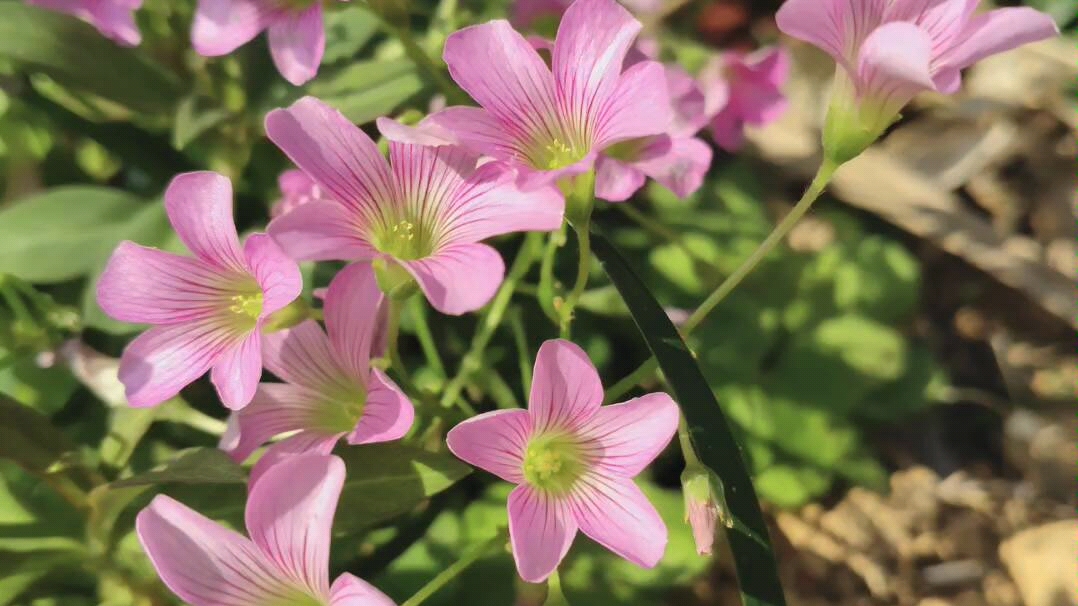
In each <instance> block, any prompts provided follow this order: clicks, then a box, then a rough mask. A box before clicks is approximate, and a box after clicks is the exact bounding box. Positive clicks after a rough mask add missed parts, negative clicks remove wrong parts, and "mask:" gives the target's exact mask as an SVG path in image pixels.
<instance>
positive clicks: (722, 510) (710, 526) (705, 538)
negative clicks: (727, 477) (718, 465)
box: [681, 466, 733, 555]
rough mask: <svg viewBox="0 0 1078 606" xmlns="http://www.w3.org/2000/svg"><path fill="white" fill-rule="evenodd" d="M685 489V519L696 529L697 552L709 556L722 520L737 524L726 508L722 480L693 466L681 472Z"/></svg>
mask: <svg viewBox="0 0 1078 606" xmlns="http://www.w3.org/2000/svg"><path fill="white" fill-rule="evenodd" d="M681 488H682V492H683V494H684V496H685V521H686V522H688V524H689V526H690V527H691V528H692V535H693V539H694V540H695V541H696V553H698V554H700V555H709V554H711V549H712V546H713V545H714V544H715V530H716V528H717V526H718V523H719V522H721V523H722V524H723V526H726V527H727V528H732V527H733V519H731V518H730V516H729V514H728V512H727V510H726V499H725V498H724V496H723V488H722V482H721V481H720V480H719V479H718V477H716V476H715V474H713V473H712V472H711V471H709V470H707V469H705V468H703V467H699V466H693V467H689V468H687V469H686V470H685V471H684V473H682V474H681Z"/></svg>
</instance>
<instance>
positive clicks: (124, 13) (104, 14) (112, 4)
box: [26, 0, 142, 46]
mask: <svg viewBox="0 0 1078 606" xmlns="http://www.w3.org/2000/svg"><path fill="white" fill-rule="evenodd" d="M26 3H27V4H29V5H31V6H39V7H41V8H44V9H48V10H50V11H56V12H60V13H65V14H68V15H71V16H72V17H75V18H77V19H81V20H83V21H85V22H87V23H89V24H90V25H92V26H94V27H95V28H97V31H99V32H101V35H102V36H105V37H106V38H108V39H110V40H112V41H113V42H116V43H117V44H121V45H123V46H138V45H139V43H140V42H142V34H141V33H139V30H138V24H136V23H135V11H137V10H138V9H139V8H141V7H142V0H26Z"/></svg>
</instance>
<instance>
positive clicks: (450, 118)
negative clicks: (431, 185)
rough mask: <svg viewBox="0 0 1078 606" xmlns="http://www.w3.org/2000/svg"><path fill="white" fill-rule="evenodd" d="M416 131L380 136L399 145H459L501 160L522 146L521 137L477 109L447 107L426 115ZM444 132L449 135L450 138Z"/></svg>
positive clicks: (491, 116)
mask: <svg viewBox="0 0 1078 606" xmlns="http://www.w3.org/2000/svg"><path fill="white" fill-rule="evenodd" d="M417 129H418V132H416V131H412V132H410V133H406V132H403V131H401V130H399V129H390V130H389V131H386V132H385V133H384V134H385V135H386V138H387V139H390V140H392V141H398V142H401V143H415V144H419V145H449V144H454V145H461V146H463V147H466V148H468V149H470V150H473V151H475V152H478V153H481V154H485V155H488V156H490V157H492V158H498V159H500V160H505V161H513V160H514V159H515V158H517V156H519V153H518V152H517V148H518V147H520V146H521V145H523V144H522V142H521V139H522V137H525V134H523V133H517V132H515V131H514V129H507V128H506V127H505V126H504V125H503V124H502V122H500V121H499V120H498V118H496V117H495V116H494V114H492V113H490V112H488V111H487V110H485V109H482V108H479V107H447V108H445V109H443V110H441V111H439V112H437V113H434V114H431V115H429V116H427V118H426V119H424V121H423V123H421V124H420V126H419V127H417ZM447 133H452V135H451V138H450V135H448V134H447ZM439 140H440V141H441V142H439ZM450 142H452V143H450ZM517 162H518V163H519V161H518V160H517Z"/></svg>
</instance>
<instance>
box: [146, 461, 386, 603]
mask: <svg viewBox="0 0 1078 606" xmlns="http://www.w3.org/2000/svg"><path fill="white" fill-rule="evenodd" d="M344 474H345V468H344V462H343V461H341V460H340V459H339V458H337V457H333V456H326V455H321V454H314V453H308V454H305V455H299V456H295V457H292V458H290V459H289V460H287V461H282V462H281V463H280V464H278V465H276V466H274V467H273V468H271V469H269V470H268V471H267V472H266V474H265V476H264V477H263V479H262V481H260V482H259V483H257V484H255V485H253V486H252V488H251V491H250V493H249V494H248V495H247V507H246V516H245V518H246V525H247V532H248V534H249V536H250V538H248V537H245V536H243V535H241V534H239V533H237V532H235V531H233V530H230V529H228V528H225V527H224V526H221V525H220V524H218V523H217V522H214V521H213V520H210V519H209V518H206V517H205V516H203V515H201V514H199V513H198V512H196V511H193V510H192V509H190V508H188V507H187V506H185V505H183V504H182V503H179V502H178V501H176V500H174V499H172V498H171V497H167V496H165V495H158V496H156V497H154V500H153V501H152V502H151V503H150V505H149V506H147V507H146V508H145V509H143V510H142V511H140V512H139V514H138V517H137V518H136V519H135V529H136V532H137V533H138V538H139V542H140V543H141V544H142V547H143V549H144V550H145V551H146V554H147V555H148V556H149V558H150V561H151V562H152V563H153V566H154V568H155V569H156V570H157V574H158V575H160V577H161V580H162V581H164V583H165V585H167V586H168V588H169V589H171V590H172V591H173V592H174V593H175V594H176V595H177V596H179V598H180V599H182V600H183V601H184V602H186V603H188V604H191V606H394V603H393V600H391V599H389V597H387V596H386V595H385V594H383V593H382V592H380V591H378V590H377V589H375V588H374V587H373V586H372V585H370V584H369V583H367V582H366V581H363V580H361V579H359V578H357V577H354V576H352V575H350V574H347V573H345V574H342V575H341V576H339V577H337V579H336V580H335V581H333V583H332V584H330V581H329V548H330V538H331V534H330V531H331V528H332V525H333V515H334V511H335V510H336V509H337V500H338V499H339V498H340V494H341V488H342V487H343V486H344Z"/></svg>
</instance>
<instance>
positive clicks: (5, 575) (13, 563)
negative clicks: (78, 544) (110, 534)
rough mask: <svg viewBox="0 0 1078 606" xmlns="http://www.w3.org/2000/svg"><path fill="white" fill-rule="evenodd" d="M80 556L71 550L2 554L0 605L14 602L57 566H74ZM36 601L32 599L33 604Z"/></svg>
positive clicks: (78, 562) (35, 605)
mask: <svg viewBox="0 0 1078 606" xmlns="http://www.w3.org/2000/svg"><path fill="white" fill-rule="evenodd" d="M80 563H81V558H80V557H79V556H78V555H77V554H76V553H74V552H72V551H63V550H61V551H40V552H33V553H26V554H18V555H15V554H3V557H0V606H8V604H13V603H15V600H16V599H18V598H19V596H20V595H21V594H22V593H23V592H24V591H26V590H27V589H29V588H30V587H31V586H32V585H33V584H34V583H36V582H38V581H40V580H41V579H43V578H45V576H46V575H48V574H49V573H51V572H53V571H54V570H57V569H59V568H67V567H71V568H74V567H76V566H77V565H79V564H80ZM37 604H38V602H37V601H34V606H37Z"/></svg>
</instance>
